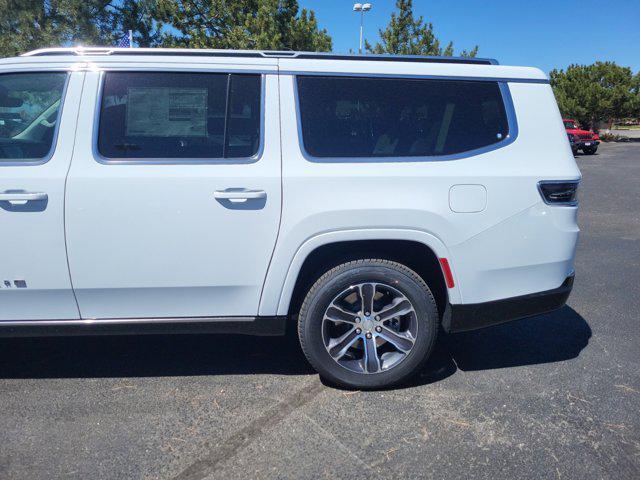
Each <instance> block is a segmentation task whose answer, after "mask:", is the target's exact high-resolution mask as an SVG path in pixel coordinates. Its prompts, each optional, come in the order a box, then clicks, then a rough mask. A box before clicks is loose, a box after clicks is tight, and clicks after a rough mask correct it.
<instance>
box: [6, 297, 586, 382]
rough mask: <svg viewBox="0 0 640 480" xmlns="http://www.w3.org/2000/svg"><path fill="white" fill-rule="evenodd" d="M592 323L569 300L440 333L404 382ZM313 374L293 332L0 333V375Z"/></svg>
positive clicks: (559, 347) (504, 362)
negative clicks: (532, 313)
mask: <svg viewBox="0 0 640 480" xmlns="http://www.w3.org/2000/svg"><path fill="white" fill-rule="evenodd" d="M590 337H591V328H590V327H589V325H588V324H587V322H586V321H585V320H584V318H582V317H581V316H580V315H579V314H578V313H576V312H575V310H573V309H572V308H570V307H568V306H565V307H563V308H562V309H560V310H558V311H556V312H553V313H550V314H547V315H540V316H537V317H532V318H528V319H524V320H519V321H516V322H511V323H507V324H504V325H499V326H495V327H490V328H486V329H483V330H477V331H474V332H467V333H459V334H455V335H446V334H442V335H441V337H440V339H439V341H438V343H437V344H436V348H435V351H434V353H433V354H432V356H431V358H430V359H429V361H428V362H427V364H426V366H425V368H424V370H423V371H422V372H421V373H420V374H419V375H418V376H417V377H416V378H415V379H414V380H413V381H411V382H410V383H409V384H407V385H405V387H412V386H418V385H426V384H430V383H434V382H438V381H440V380H443V379H444V378H447V377H449V376H450V375H453V374H454V373H455V372H456V371H457V369H460V370H463V371H474V370H486V369H496V368H506V367H515V366H522V365H532V364H540V363H550V362H560V361H563V360H569V359H572V358H575V357H577V356H578V355H579V354H580V352H581V351H582V349H584V348H585V347H586V346H587V344H588V342H589V338H590ZM251 374H276V375H311V374H315V372H314V370H313V369H312V368H311V367H310V366H309V364H308V363H307V362H306V360H305V358H304V355H303V354H302V352H301V350H300V347H299V345H298V343H297V341H296V339H295V337H294V336H293V335H289V336H287V337H249V336H241V335H138V336H133V335H131V336H102V337H49V338H5V339H0V378H91V377H97V378H99V377H114V378H118V377H152V376H193V375H251Z"/></svg>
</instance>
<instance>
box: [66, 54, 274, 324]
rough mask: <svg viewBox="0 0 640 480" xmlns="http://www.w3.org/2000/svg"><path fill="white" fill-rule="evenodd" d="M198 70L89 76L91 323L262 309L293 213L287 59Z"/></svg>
mask: <svg viewBox="0 0 640 480" xmlns="http://www.w3.org/2000/svg"><path fill="white" fill-rule="evenodd" d="M184 65H185V64H184V63H183V64H181V65H180V66H176V65H172V66H168V67H167V68H166V69H162V68H145V69H140V68H136V67H129V66H127V65H123V66H120V67H115V66H109V67H105V68H103V69H101V70H102V71H99V72H93V73H90V74H88V77H87V86H86V89H85V91H86V94H85V95H84V97H83V100H82V102H83V103H82V105H83V112H82V116H81V118H80V124H81V125H84V126H85V127H84V128H85V130H84V131H83V134H82V135H79V142H78V147H77V149H76V151H75V153H74V161H73V165H72V167H71V170H70V173H69V179H68V185H67V205H66V228H67V240H68V244H69V253H70V256H69V264H70V269H71V276H72V278H73V283H74V289H75V293H76V296H77V299H78V304H79V308H80V312H81V316H82V318H176V317H188V318H191V317H232V316H253V315H256V314H257V310H258V304H259V300H260V294H261V290H262V285H263V283H264V278H265V275H266V271H267V267H268V265H269V261H270V258H271V255H272V252H273V248H274V245H275V241H276V235H277V232H278V226H279V221H280V209H281V208H280V207H281V179H280V131H279V122H278V115H279V112H278V109H279V105H278V96H277V95H278V89H277V81H278V79H277V67H276V66H275V64H274V65H261V69H260V70H257V71H256V69H252V68H251V67H248V66H247V65H234V64H230V63H228V62H226V63H223V64H200V65H197V66H193V65H190V66H186V67H185V66H184ZM96 98H97V101H96ZM84 107H86V109H85V108H84ZM92 126H93V128H92Z"/></svg>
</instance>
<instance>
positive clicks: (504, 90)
mask: <svg viewBox="0 0 640 480" xmlns="http://www.w3.org/2000/svg"><path fill="white" fill-rule="evenodd" d="M314 76H322V77H334V78H367V79H377V78H393V79H397V80H453V81H478V82H495V83H497V84H498V88H499V89H500V94H501V96H502V101H503V104H504V109H505V113H506V115H507V124H508V126H509V133H508V134H507V136H506V137H505V138H504V139H502V140H501V141H499V142H496V143H493V144H491V145H487V146H484V147H480V148H475V149H472V150H467V151H464V152H460V153H453V154H450V155H432V156H427V155H416V156H397V157H395V156H393V157H392V156H384V157H383V156H379V157H378V156H370V157H367V156H363V157H316V156H314V155H312V154H311V153H309V152H308V151H307V149H306V148H305V145H304V137H303V134H302V113H301V111H300V96H299V92H298V77H314ZM292 78H293V90H294V97H295V98H294V101H295V109H296V128H297V130H298V144H299V147H300V152H301V153H302V156H303V157H304V158H305V160H307V161H308V162H311V163H408V162H443V161H451V160H460V159H463V158H470V157H474V156H476V155H482V154H484V153H488V152H492V151H494V150H498V149H501V148H504V147H506V146H508V145H511V144H512V143H513V142H515V141H516V138H517V137H518V120H517V117H516V111H515V107H514V104H513V99H512V98H511V92H510V90H509V83H508V80H505V79H499V78H484V77H456V76H440V75H438V76H433V75H389V74H375V73H374V74H348V73H329V74H328V73H307V72H305V73H303V74H295V75H292Z"/></svg>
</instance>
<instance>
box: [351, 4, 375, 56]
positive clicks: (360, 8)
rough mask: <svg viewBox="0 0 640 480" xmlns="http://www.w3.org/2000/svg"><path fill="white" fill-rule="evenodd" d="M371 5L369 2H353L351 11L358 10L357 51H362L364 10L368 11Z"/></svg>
mask: <svg viewBox="0 0 640 480" xmlns="http://www.w3.org/2000/svg"><path fill="white" fill-rule="evenodd" d="M372 6H373V5H371V4H370V3H355V4H354V5H353V11H354V12H360V44H359V47H358V53H360V54H361V53H362V29H363V27H362V23H363V21H364V12H368V11H369V10H371V7H372Z"/></svg>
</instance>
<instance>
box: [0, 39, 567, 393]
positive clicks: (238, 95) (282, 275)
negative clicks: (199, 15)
mask: <svg viewBox="0 0 640 480" xmlns="http://www.w3.org/2000/svg"><path fill="white" fill-rule="evenodd" d="M541 138H542V139H544V148H540V139H541ZM579 180H580V172H579V171H578V169H577V167H576V164H575V162H574V158H573V156H572V154H571V148H570V146H569V143H568V141H567V136H566V133H565V130H564V126H563V124H562V120H561V118H560V114H559V112H558V108H557V106H556V102H555V100H554V97H553V93H552V91H551V88H550V86H549V82H548V80H547V78H546V76H545V75H544V74H543V73H542V72H541V71H539V70H537V69H533V68H523V67H507V66H499V65H497V63H496V62H495V61H493V60H483V59H475V58H430V57H393V56H346V55H334V54H316V53H295V52H268V51H264V52H261V51H216V50H171V49H168V50H167V49H142V48H141V49H111V48H87V49H80V48H77V49H47V50H39V51H34V52H30V53H27V54H25V55H23V56H22V57H19V58H6V59H3V60H0V229H1V231H2V235H0V335H38V334H78V333H79V334H94V333H119V332H161V333H167V332H186V331H191V332H204V331H209V332H232V333H254V334H263V335H271V334H278V333H283V332H284V330H285V324H286V322H288V321H295V322H297V324H298V332H299V336H300V343H301V345H302V348H303V350H304V352H305V354H306V355H307V358H308V359H309V361H310V362H311V364H312V365H313V366H314V367H315V368H316V369H317V370H318V371H319V372H320V373H321V374H322V375H323V376H324V377H326V378H328V379H330V380H332V381H333V382H336V383H338V384H342V385H347V386H352V387H358V388H376V387H382V386H387V385H392V384H395V383H398V382H400V381H402V380H404V379H406V378H407V377H409V376H410V375H411V374H413V373H415V372H416V371H417V370H418V369H419V368H420V367H421V365H422V364H423V363H424V361H425V360H426V359H427V358H428V356H429V354H430V352H431V350H432V348H433V345H434V342H435V340H436V336H437V333H438V331H439V329H440V328H442V329H444V330H445V331H447V332H459V331H464V330H470V329H475V328H480V327H484V326H488V325H493V324H497V323H500V322H504V321H507V320H511V319H516V318H521V317H525V316H529V315H535V314H538V313H542V312H547V311H550V310H553V309H556V308H559V307H560V306H562V305H563V304H564V302H565V301H566V299H567V297H568V295H569V292H570V290H571V287H572V281H573V259H574V252H575V246H576V240H577V237H578V226H577V224H576V215H577V202H576V189H577V186H578V182H579ZM540 328H544V325H543V324H542V323H541V325H540ZM212 348H215V346H213V345H212Z"/></svg>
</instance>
